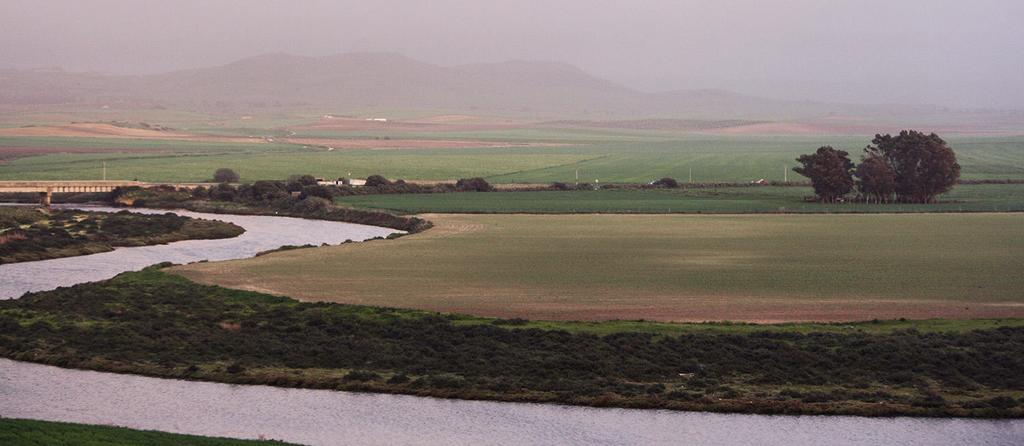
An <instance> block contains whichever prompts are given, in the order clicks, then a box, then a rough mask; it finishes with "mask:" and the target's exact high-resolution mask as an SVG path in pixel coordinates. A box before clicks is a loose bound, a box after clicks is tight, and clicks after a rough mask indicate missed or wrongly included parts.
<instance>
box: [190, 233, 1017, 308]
mask: <svg viewBox="0 0 1024 446" xmlns="http://www.w3.org/2000/svg"><path fill="white" fill-rule="evenodd" d="M425 218H427V219H429V220H431V221H432V222H434V223H435V227H434V228H433V229H430V230H428V231H426V232H423V233H420V234H415V235H412V236H407V237H402V238H399V239H398V240H391V241H386V242H371V243H357V244H347V245H342V246H335V247H324V248H316V249H300V250H294V251H287V252H280V253H274V254H270V255H265V256H261V257H257V258H253V259H246V260H240V261H230V262H216V263H208V264H192V265H187V266H183V267H179V268H176V271H180V272H181V273H182V274H184V275H186V276H187V277H189V278H192V279H195V280H199V281H201V282H204V283H212V284H218V285H223V286H227V287H232V288H243V289H258V290H260V291H262V292H269V293H273V294H277V295H285V296H292V297H295V298H299V299H308V300H325V301H334V302H343V303H354V304H364V305H379V306H389V307H399V308H418V309H426V310H433V311H444V312H456V313H467V314H475V315H484V316H494V317H523V318H527V319H542V320H611V319H647V320H662V321H705V320H741V321H742V320H745V321H762V322H763V321H776V322H781V321H821V320H865V319H875V318H878V319H899V318H901V317H905V318H908V319H927V318H940V317H941V318H956V319H965V318H998V317H1018V316H1021V315H1024V313H1022V307H1021V304H1022V303H1024V300H1022V298H1024V296H1022V295H1021V292H1020V290H1021V289H1024V275H1021V274H1020V271H1024V214H1017V213H1004V214H900V215H893V214H884V215H715V216H711V215H521V214H520V215H451V214H448V215H445V214H430V215H426V216H425Z"/></svg>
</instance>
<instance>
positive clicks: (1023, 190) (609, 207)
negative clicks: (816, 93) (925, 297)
mask: <svg viewBox="0 0 1024 446" xmlns="http://www.w3.org/2000/svg"><path fill="white" fill-rule="evenodd" d="M813 195H814V191H813V190H812V189H811V188H809V187H775V186H763V187H723V188H714V189H700V188H693V189H651V190H596V191H594V190H582V191H537V192H526V191H521V192H487V193H440V194H390V195H354V196H346V197H337V198H336V199H335V201H336V202H338V203H339V204H342V205H345V206H351V207H356V208H366V209H382V210H387V211H392V212H399V213H407V214H416V213H424V212H436V213H553V214H558V213H591V212H593V213H641V214H662V213H770V212H786V213H854V212H881V213H888V212H995V211H998V212H1004V211H1024V184H1006V185H1002V184H998V185H997V184H983V185H960V186H957V187H956V188H955V189H954V190H953V191H952V192H950V193H948V194H945V195H943V196H942V197H941V200H942V202H941V203H935V204H924V205H920V204H863V203H849V204H823V203H808V202H805V201H804V197H808V196H813Z"/></svg>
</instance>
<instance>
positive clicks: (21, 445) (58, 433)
mask: <svg viewBox="0 0 1024 446" xmlns="http://www.w3.org/2000/svg"><path fill="white" fill-rule="evenodd" d="M0 444H4V445H8V446H78V445H104V446H137V445H147V446H258V445H278V446H286V445H287V444H290V443H282V442H278V441H257V440H233V439H229V438H213V437H199V436H195V435H181V434H171V433H166V432H157V431H142V430H135V429H128V428H123V427H113V426H95V425H89V424H75V423H56V422H52V421H36V420H21V419H10V418H0Z"/></svg>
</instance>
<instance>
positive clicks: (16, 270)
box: [0, 206, 402, 299]
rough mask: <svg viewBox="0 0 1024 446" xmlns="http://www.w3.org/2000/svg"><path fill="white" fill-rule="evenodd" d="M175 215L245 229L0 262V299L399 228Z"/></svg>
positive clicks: (361, 237) (336, 241) (377, 234)
mask: <svg viewBox="0 0 1024 446" xmlns="http://www.w3.org/2000/svg"><path fill="white" fill-rule="evenodd" d="M55 207H60V206H55ZM74 208H76V209H88V210H94V211H107V212H117V211H120V210H122V209H117V208H109V207H99V206H74ZM131 211H132V212H138V213H145V214H159V213H164V212H167V211H161V210H152V209H131ZM174 213H175V214H178V215H184V216H187V217H195V218H205V219H208V220H221V221H226V222H230V223H234V224H236V225H238V226H241V227H243V228H245V233H244V234H242V235H240V236H238V237H234V238H229V239H220V240H186V241H181V242H175V243H170V244H166V245H154V246H140V247H133V248H117V249H115V250H113V251H110V252H104V253H100V254H92V255H88V256H78V257H65V258H62V259H53V260H41V261H38V262H22V263H12V264H8V265H0V299H13V298H17V297H20V296H21V295H22V294H25V293H26V292H29V291H45V290H52V289H54V288H57V287H61V286H70V285H74V284H78V283H82V282H95V281H98V280H104V279H109V278H111V277H114V276H116V275H118V274H120V273H122V272H125V271H135V270H139V269H142V268H144V267H147V266H149V265H152V264H155V263H160V262H174V263H191V262H198V261H200V260H210V261H214V260H231V259H244V258H248V257H252V256H254V255H256V253H258V252H260V251H266V250H270V249H276V248H279V247H281V246H285V245H305V244H312V245H321V244H324V243H327V244H331V245H336V244H339V243H342V242H344V241H345V240H353V241H363V240H367V239H370V238H373V237H386V236H387V235H388V234H391V233H394V232H402V231H398V230H395V229H388V228H379V227H376V226H366V225H357V224H353V223H341V222H333V221H323V220H304V219H301V218H290V217H265V216H251V215H227V214H204V213H199V212H188V211H174Z"/></svg>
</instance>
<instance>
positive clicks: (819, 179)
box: [793, 146, 853, 203]
mask: <svg viewBox="0 0 1024 446" xmlns="http://www.w3.org/2000/svg"><path fill="white" fill-rule="evenodd" d="M849 155H850V154H849V153H847V152H844V151H842V150H836V149H833V148H832V147H831V146H824V147H820V148H818V150H817V151H816V152H815V153H812V154H810V155H801V156H800V158H797V159H796V160H797V162H799V163H800V164H801V166H800V167H794V168H793V171H794V172H796V173H798V174H800V175H803V176H805V177H807V178H810V179H811V184H812V185H813V186H814V194H815V195H817V196H818V200H819V201H824V202H826V203H833V202H835V201H836V199H838V198H839V197H842V196H843V195H846V194H848V193H850V191H851V190H853V162H852V161H850V156H849Z"/></svg>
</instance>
